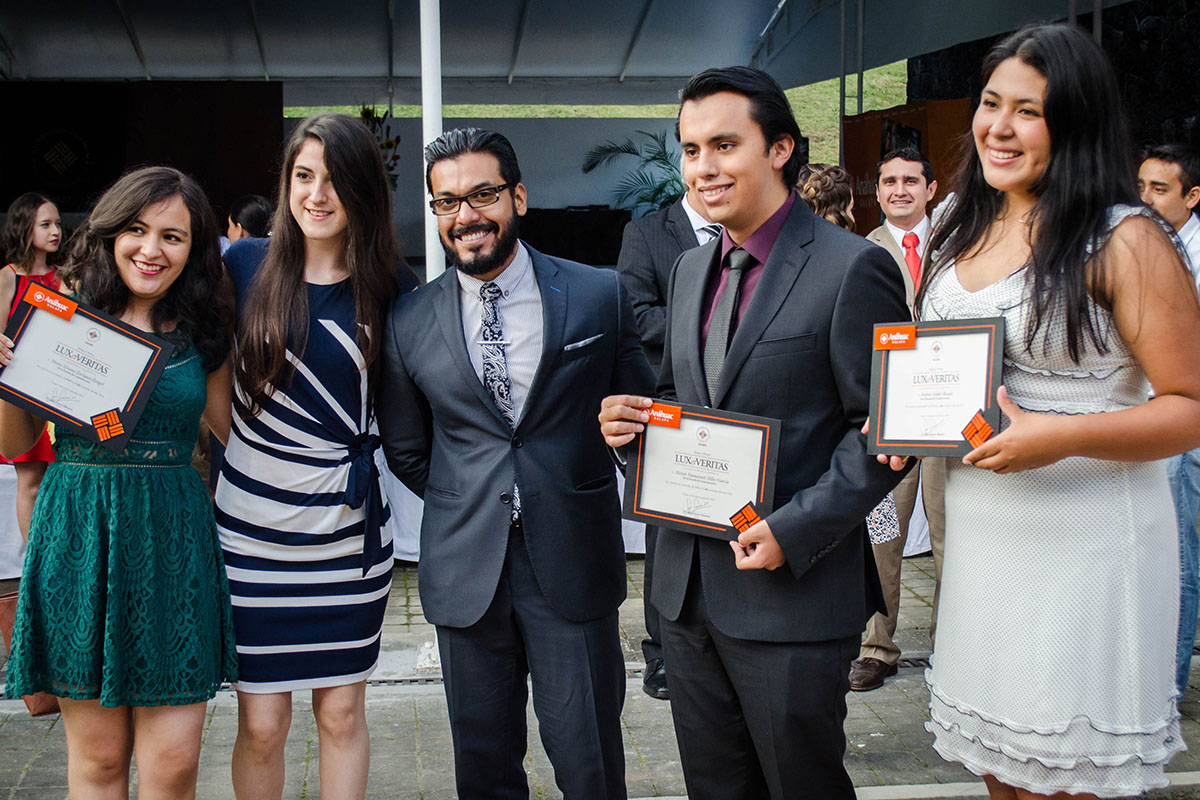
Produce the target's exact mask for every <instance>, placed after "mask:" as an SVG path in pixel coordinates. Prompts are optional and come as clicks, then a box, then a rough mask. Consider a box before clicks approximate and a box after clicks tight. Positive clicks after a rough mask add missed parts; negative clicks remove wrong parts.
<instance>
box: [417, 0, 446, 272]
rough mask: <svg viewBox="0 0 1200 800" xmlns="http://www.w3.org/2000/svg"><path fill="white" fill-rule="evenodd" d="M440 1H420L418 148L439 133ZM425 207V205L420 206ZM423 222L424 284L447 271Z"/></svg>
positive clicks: (428, 220)
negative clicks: (419, 122) (419, 131)
mask: <svg viewBox="0 0 1200 800" xmlns="http://www.w3.org/2000/svg"><path fill="white" fill-rule="evenodd" d="M438 1H439V0H421V148H422V150H424V147H425V145H427V144H429V143H430V142H432V141H433V140H434V139H436V138H437V137H438V136H440V135H441V133H442V18H441V10H440V9H439V7H438ZM420 166H421V196H422V197H424V196H425V195H426V190H425V160H424V154H423V153H422V158H421V165H420ZM422 206H424V204H422ZM423 214H424V219H425V280H427V281H431V280H433V279H434V278H436V277H437V276H438V275H441V274H442V273H443V272H445V271H446V254H445V252H443V250H442V242H441V239H439V237H438V226H437V220H436V219H435V218H434V216H433V214H431V213H430V212H429V209H428V208H423Z"/></svg>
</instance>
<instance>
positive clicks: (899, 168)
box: [875, 158, 937, 231]
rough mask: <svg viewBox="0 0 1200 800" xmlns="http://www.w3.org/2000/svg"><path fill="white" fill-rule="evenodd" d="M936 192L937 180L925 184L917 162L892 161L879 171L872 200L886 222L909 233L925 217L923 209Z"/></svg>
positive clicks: (899, 159) (919, 163)
mask: <svg viewBox="0 0 1200 800" xmlns="http://www.w3.org/2000/svg"><path fill="white" fill-rule="evenodd" d="M936 193H937V181H933V182H932V183H928V184H927V183H926V182H925V173H924V172H923V171H922V165H921V162H920V161H905V160H904V159H903V158H893V159H892V160H891V161H889V162H887V163H886V164H884V165H883V166H882V167H880V168H879V182H878V183H876V184H875V197H876V198H878V199H879V207H880V208H881V209H882V210H883V215H884V216H885V217H887V221H888V222H890V223H892V224H893V225H895V226H896V227H897V228H900V229H901V230H905V231H911V230H912V229H913V228H915V227H917V224H918V223H920V221H921V220H922V219H924V218H925V208H926V206H928V205H929V201H930V200H932V199H933V196H934V194H936Z"/></svg>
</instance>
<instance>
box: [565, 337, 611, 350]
mask: <svg viewBox="0 0 1200 800" xmlns="http://www.w3.org/2000/svg"><path fill="white" fill-rule="evenodd" d="M603 338H604V334H603V333H597V334H596V335H595V336H589V337H588V338H586V339H580V340H579V341H578V342H571V343H570V344H568V345H564V346H563V352H564V353H569V352H571V351H572V350H578V349H579V348H581V347H587V346H588V345H589V344H591V343H592V342H596V341H599V340H601V339H603Z"/></svg>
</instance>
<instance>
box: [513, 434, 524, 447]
mask: <svg viewBox="0 0 1200 800" xmlns="http://www.w3.org/2000/svg"><path fill="white" fill-rule="evenodd" d="M523 444H525V442H523V441H522V440H521V437H520V436H514V437H513V438H512V445H513V447H520V446H521V445H523Z"/></svg>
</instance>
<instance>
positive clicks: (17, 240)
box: [0, 192, 66, 270]
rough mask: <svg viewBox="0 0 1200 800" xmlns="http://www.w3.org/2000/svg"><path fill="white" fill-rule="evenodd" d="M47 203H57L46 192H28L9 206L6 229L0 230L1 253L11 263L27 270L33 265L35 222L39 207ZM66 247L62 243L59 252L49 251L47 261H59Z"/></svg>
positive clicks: (5, 218) (5, 217)
mask: <svg viewBox="0 0 1200 800" xmlns="http://www.w3.org/2000/svg"><path fill="white" fill-rule="evenodd" d="M46 203H50V204H51V205H57V204H55V203H54V201H53V200H51V199H50V198H49V197H46V195H44V194H39V193H38V192H26V193H25V194H23V195H21V196H20V197H18V198H17V199H16V200H13V201H12V205H10V206H9V207H8V213H7V214H5V216H4V229H3V230H2V231H0V253H3V255H4V258H5V259H7V261H8V263H9V264H12V265H13V266H16V267H20V268H21V269H25V270H27V269H29V268H30V267H32V266H33V224H34V223H35V222H36V221H37V212H38V209H39V208H41V207H42V206H44V205H45V204H46ZM65 249H66V248H65V247H62V246H61V245H60V246H59V248H58V252H57V253H47V254H46V263H47V264H51V265H53V264H56V263H58V257H59V255H60V254H61V253H62V251H63V250H65Z"/></svg>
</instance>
